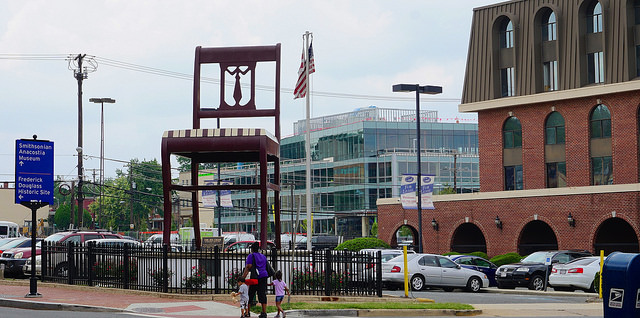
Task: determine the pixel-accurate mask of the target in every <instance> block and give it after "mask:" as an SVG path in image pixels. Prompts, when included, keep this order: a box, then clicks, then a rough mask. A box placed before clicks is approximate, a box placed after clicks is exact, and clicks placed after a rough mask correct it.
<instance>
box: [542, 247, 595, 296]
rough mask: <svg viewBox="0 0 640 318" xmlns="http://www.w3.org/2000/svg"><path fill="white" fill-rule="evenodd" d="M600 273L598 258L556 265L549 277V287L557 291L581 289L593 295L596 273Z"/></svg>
mask: <svg viewBox="0 0 640 318" xmlns="http://www.w3.org/2000/svg"><path fill="white" fill-rule="evenodd" d="M599 271H600V256H589V257H582V258H577V259H575V260H573V261H571V262H568V263H566V264H556V265H554V266H553V269H552V270H551V275H549V285H551V287H553V289H554V290H557V291H574V290H576V289H582V290H584V291H585V292H591V293H595V292H596V289H595V285H594V284H595V281H594V278H595V276H596V273H597V272H599Z"/></svg>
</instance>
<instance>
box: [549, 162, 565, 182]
mask: <svg viewBox="0 0 640 318" xmlns="http://www.w3.org/2000/svg"><path fill="white" fill-rule="evenodd" d="M566 186H567V164H566V162H549V163H547V188H562V187H566Z"/></svg>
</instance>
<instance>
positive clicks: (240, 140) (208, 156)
mask: <svg viewBox="0 0 640 318" xmlns="http://www.w3.org/2000/svg"><path fill="white" fill-rule="evenodd" d="M262 62H267V63H269V64H270V65H273V64H274V63H273V62H275V94H274V96H275V98H274V99H275V100H274V101H273V107H268V108H263V107H262V104H261V107H260V108H257V107H256V95H255V91H256V83H255V79H256V75H255V71H256V65H257V64H258V63H262ZM203 64H218V65H219V66H220V104H219V105H218V107H217V108H206V107H201V105H200V89H201V86H200V83H201V78H200V73H201V66H202V65H203ZM229 76H230V77H233V79H232V80H235V85H234V86H233V87H234V88H233V95H232V96H233V100H234V103H231V104H229V103H227V101H225V91H226V89H227V87H226V86H225V79H226V78H227V77H229ZM242 76H247V77H249V78H250V80H251V84H250V86H249V88H246V87H245V89H246V90H248V91H249V93H250V98H249V100H248V102H246V103H245V104H243V105H241V104H240V102H241V101H242V98H243V91H242V88H243V87H242V86H241V85H240V78H244V77H242ZM244 93H245V94H246V92H244ZM245 96H246V95H245ZM263 103H264V102H263ZM269 103H270V102H269ZM239 117H273V121H274V127H275V136H274V135H271V134H270V133H269V132H267V131H266V130H265V129H260V128H220V121H221V119H224V118H239ZM205 118H217V119H218V120H217V122H218V125H217V126H218V127H217V128H211V129H207V128H201V127H200V124H201V119H205ZM171 154H176V155H180V156H184V157H187V158H190V159H191V185H176V184H172V183H171V161H170V157H171ZM229 162H243V163H244V162H247V163H249V162H255V163H256V164H258V166H259V170H260V179H259V183H257V184H244V185H235V184H232V185H225V184H219V185H200V184H199V182H198V166H199V164H200V163H229ZM269 162H273V166H274V171H273V172H274V174H273V178H272V180H269V179H268V172H267V168H268V167H267V165H268V163H269ZM162 179H163V187H164V190H163V191H164V193H163V194H164V211H165V213H164V231H163V234H164V243H165V244H170V240H169V236H170V230H171V207H172V202H171V192H172V191H174V190H175V191H188V192H191V198H192V203H193V204H192V207H193V210H192V211H193V225H194V232H195V236H196V240H195V243H196V248H197V249H200V247H201V242H200V220H199V206H198V200H197V198H198V195H197V192H198V191H202V190H248V189H259V190H260V215H261V218H260V220H261V223H260V224H261V225H260V241H261V243H262V244H261V245H262V246H267V245H266V243H267V225H268V223H269V222H268V220H269V219H268V208H269V204H268V200H267V199H268V191H269V190H271V191H274V202H273V203H274V209H275V232H276V237H275V238H276V242H275V243H276V246H278V247H280V44H279V43H278V44H276V45H274V46H253V47H228V48H203V47H197V48H196V57H195V70H194V82H193V129H186V130H169V131H166V132H165V133H164V136H163V137H162ZM256 213H257V212H256ZM218 227H220V224H218Z"/></svg>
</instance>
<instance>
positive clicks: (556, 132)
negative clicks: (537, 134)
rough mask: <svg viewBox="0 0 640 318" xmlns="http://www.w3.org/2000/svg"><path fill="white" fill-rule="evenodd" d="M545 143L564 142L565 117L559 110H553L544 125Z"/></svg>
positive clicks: (555, 143)
mask: <svg viewBox="0 0 640 318" xmlns="http://www.w3.org/2000/svg"><path fill="white" fill-rule="evenodd" d="M544 129H545V144H547V145H557V144H564V117H562V115H560V113H558V112H553V113H551V115H549V117H548V118H547V122H546V123H545V125H544Z"/></svg>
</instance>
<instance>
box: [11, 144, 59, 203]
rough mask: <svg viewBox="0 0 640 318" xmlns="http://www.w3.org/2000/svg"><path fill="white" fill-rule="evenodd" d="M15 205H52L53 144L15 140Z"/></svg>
mask: <svg viewBox="0 0 640 318" xmlns="http://www.w3.org/2000/svg"><path fill="white" fill-rule="evenodd" d="M15 178H16V191H15V194H16V201H15V202H16V204H25V203H27V202H40V203H48V204H53V142H51V141H46V140H35V137H34V139H18V140H16V176H15Z"/></svg>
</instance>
